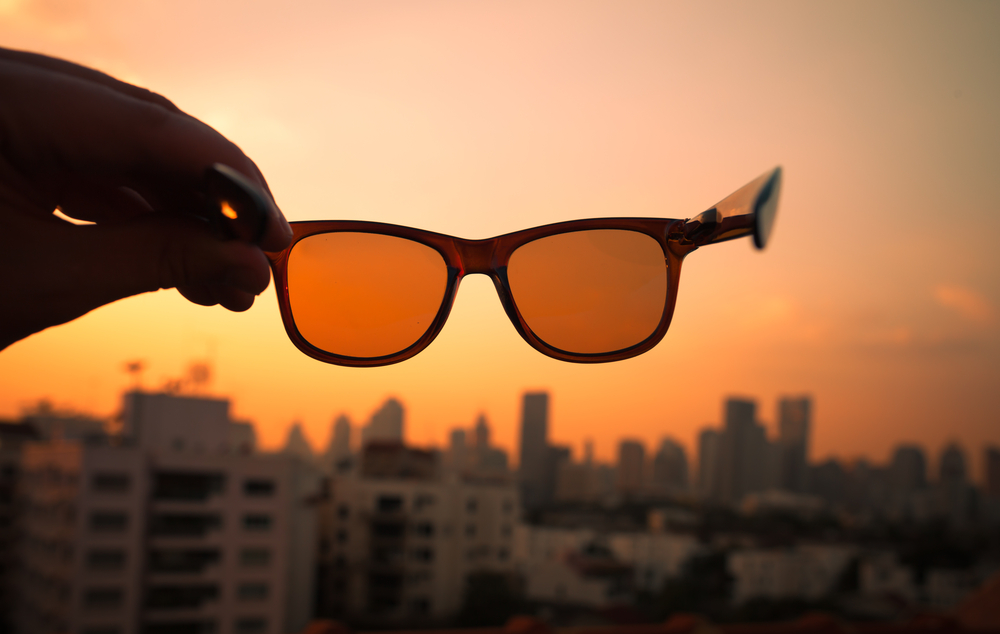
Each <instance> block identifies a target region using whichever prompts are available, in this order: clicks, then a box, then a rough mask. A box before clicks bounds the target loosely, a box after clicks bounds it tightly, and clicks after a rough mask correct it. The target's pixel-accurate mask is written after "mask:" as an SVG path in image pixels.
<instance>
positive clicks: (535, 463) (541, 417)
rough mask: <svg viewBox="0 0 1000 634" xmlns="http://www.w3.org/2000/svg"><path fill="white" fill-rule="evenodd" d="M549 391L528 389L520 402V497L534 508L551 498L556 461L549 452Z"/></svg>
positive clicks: (527, 505)
mask: <svg viewBox="0 0 1000 634" xmlns="http://www.w3.org/2000/svg"><path fill="white" fill-rule="evenodd" d="M548 437H549V395H548V393H547V392H528V393H526V394H525V395H524V397H523V400H522V406H521V457H520V464H519V465H518V471H519V480H520V484H521V500H522V502H523V504H524V506H525V508H529V509H535V508H539V507H542V506H545V505H546V504H548V503H549V502H550V501H551V500H552V494H553V491H552V488H551V486H552V482H551V481H552V480H554V471H555V469H554V465H552V464H551V456H550V453H549V440H548Z"/></svg>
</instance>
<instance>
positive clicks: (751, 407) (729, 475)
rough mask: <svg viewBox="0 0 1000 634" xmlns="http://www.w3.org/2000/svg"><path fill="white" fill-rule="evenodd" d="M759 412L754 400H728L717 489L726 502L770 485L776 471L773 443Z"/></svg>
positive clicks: (720, 498)
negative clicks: (762, 423) (757, 419)
mask: <svg viewBox="0 0 1000 634" xmlns="http://www.w3.org/2000/svg"><path fill="white" fill-rule="evenodd" d="M756 415H757V405H756V403H754V402H753V401H749V400H743V399H738V398H730V399H727V400H726V406H725V420H726V423H725V428H724V429H723V431H722V438H721V442H720V447H719V449H720V451H719V489H718V490H719V495H718V501H719V502H722V503H724V504H738V503H739V502H740V500H742V499H743V496H744V495H746V494H747V493H754V492H756V491H761V490H763V489H765V488H767V487H768V485H769V484H770V482H769V480H770V479H771V478H772V477H773V476H772V474H773V473H774V472H775V470H774V466H775V463H776V460H775V456H774V455H773V451H772V446H771V445H770V443H769V442H768V440H767V434H766V432H765V431H764V427H763V426H762V425H760V424H759V423H757V421H756Z"/></svg>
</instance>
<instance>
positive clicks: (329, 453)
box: [320, 414, 351, 473]
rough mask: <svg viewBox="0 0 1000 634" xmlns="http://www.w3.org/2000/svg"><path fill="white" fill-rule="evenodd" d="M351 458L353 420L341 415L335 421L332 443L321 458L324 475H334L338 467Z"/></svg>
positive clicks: (331, 432) (332, 430)
mask: <svg viewBox="0 0 1000 634" xmlns="http://www.w3.org/2000/svg"><path fill="white" fill-rule="evenodd" d="M350 457H351V419H350V418H348V416H347V415H346V414H341V415H340V416H337V418H336V419H335V420H334V421H333V426H332V427H331V429H330V443H329V444H328V445H327V447H326V451H325V452H324V453H323V456H322V457H321V459H320V461H321V465H322V469H323V471H324V473H334V472H335V471H336V468H337V465H338V464H340V463H341V462H343V461H345V460H348V459H350Z"/></svg>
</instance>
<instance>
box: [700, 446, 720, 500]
mask: <svg viewBox="0 0 1000 634" xmlns="http://www.w3.org/2000/svg"><path fill="white" fill-rule="evenodd" d="M721 444H722V435H721V434H720V433H719V432H718V431H716V430H714V429H703V430H701V433H699V434H698V495H699V496H701V498H702V499H705V500H718V499H719V498H720V497H721V495H722V493H721V490H720V483H719V476H720V475H721V471H722V469H721V468H720V466H719V459H720V456H719V450H720V445H721Z"/></svg>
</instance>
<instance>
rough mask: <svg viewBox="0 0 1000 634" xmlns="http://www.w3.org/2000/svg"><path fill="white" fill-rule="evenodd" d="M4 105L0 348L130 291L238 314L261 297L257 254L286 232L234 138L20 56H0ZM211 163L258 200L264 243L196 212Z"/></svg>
mask: <svg viewBox="0 0 1000 634" xmlns="http://www.w3.org/2000/svg"><path fill="white" fill-rule="evenodd" d="M0 96H2V97H0V350H2V349H3V348H5V347H7V346H9V345H10V344H12V343H14V342H16V341H18V340H20V339H23V338H25V337H27V336H29V335H31V334H34V333H36V332H39V331H41V330H44V329H45V328H48V327H50V326H55V325H57V324H62V323H65V322H68V321H71V320H73V319H76V318H77V317H80V316H81V315H84V314H86V313H87V312H89V311H91V310H93V309H95V308H97V307H99V306H102V305H104V304H108V303H110V302H113V301H116V300H118V299H122V298H124V297H129V296H131V295H136V294H139V293H144V292H148V291H154V290H158V289H162V288H176V289H177V290H178V291H180V293H181V294H182V295H183V296H184V297H186V298H187V299H189V300H190V301H192V302H194V303H196V304H201V305H205V306H212V305H215V304H221V305H222V306H224V307H226V308H228V309H229V310H233V311H243V310H246V309H248V308H250V306H251V305H252V304H253V301H254V298H255V296H256V295H259V294H260V293H261V292H263V291H264V289H265V288H266V287H267V285H268V282H269V280H270V268H269V266H268V263H267V259H266V258H265V256H264V251H279V250H281V249H283V248H284V247H285V246H287V245H288V243H289V241H290V239H291V229H290V228H289V226H288V223H287V222H286V221H285V219H284V217H283V216H282V215H281V212H280V211H279V210H278V208H277V206H276V205H274V203H273V199H272V198H271V196H270V191H269V190H268V188H267V183H266V182H265V181H264V177H263V176H262V175H261V173H260V170H258V169H257V166H256V165H254V163H253V162H252V161H251V160H250V159H249V158H248V157H247V156H246V155H245V154H243V152H242V151H240V149H239V148H238V147H237V146H236V145H234V144H233V143H232V142H230V141H228V140H227V139H226V138H225V137H223V136H222V135H220V134H219V133H218V132H216V131H215V130H213V129H212V128H210V127H209V126H207V125H205V124H204V123H202V122H200V121H198V120H197V119H195V118H193V117H191V116H189V115H187V114H185V113H184V112H182V111H181V110H179V109H178V108H177V107H176V106H174V105H173V104H172V103H170V101H168V100H167V99H165V98H163V97H161V96H160V95H157V94H155V93H152V92H149V91H147V90H145V89H142V88H138V87H136V86H132V85H129V84H126V83H124V82H120V81H118V80H116V79H114V78H112V77H109V76H108V75H105V74H103V73H100V72H97V71H95V70H92V69H89V68H84V67H82V66H78V65H76V64H72V63H70V62H66V61H62V60H57V59H53V58H49V57H44V56H41V55H35V54H31V53H24V52H21V51H11V50H6V49H0ZM214 163H223V164H225V165H228V166H230V167H232V168H233V169H235V170H237V171H239V172H241V173H242V174H244V175H245V176H246V177H247V178H249V179H250V181H251V182H252V183H254V184H256V185H257V186H258V187H259V188H260V189H261V191H262V192H266V193H267V196H266V198H267V200H268V201H270V202H271V209H270V215H271V217H270V218H269V219H268V221H267V232H266V234H265V235H264V237H263V238H262V239H261V240H260V244H259V246H258V245H251V244H246V243H243V242H238V241H222V240H219V239H218V238H217V237H215V236H214V235H213V233H212V231H211V229H210V228H209V226H208V224H207V223H206V222H204V221H202V220H200V219H198V218H195V217H194V216H193V215H192V214H191V211H192V210H194V209H198V208H199V206H198V202H199V196H200V194H199V191H200V186H201V184H202V179H203V175H204V173H205V170H206V168H207V167H209V166H210V165H212V164H214ZM57 208H58V209H59V210H60V211H62V212H63V213H64V214H65V215H67V216H70V217H72V218H76V219H79V220H87V221H91V222H94V223H96V224H93V225H82V226H78V225H74V224H71V223H69V222H66V221H65V220H62V219H60V218H58V217H56V216H54V215H53V213H52V212H53V210H55V209H57Z"/></svg>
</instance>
